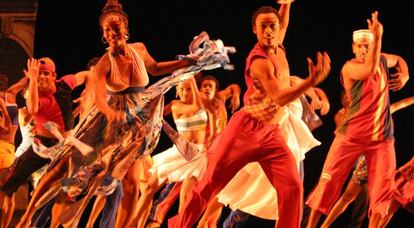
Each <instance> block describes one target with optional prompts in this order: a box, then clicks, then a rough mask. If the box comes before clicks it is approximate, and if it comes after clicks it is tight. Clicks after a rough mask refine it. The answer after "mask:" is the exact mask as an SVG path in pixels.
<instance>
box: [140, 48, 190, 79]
mask: <svg viewBox="0 0 414 228" xmlns="http://www.w3.org/2000/svg"><path fill="white" fill-rule="evenodd" d="M135 46H137V48H138V49H139V50H141V52H142V53H143V56H144V58H143V60H144V63H145V68H146V69H147V71H148V72H149V73H150V74H151V75H155V76H158V75H163V74H167V73H171V72H173V71H175V70H177V69H179V68H182V67H186V66H189V65H190V62H188V61H187V60H173V61H165V62H157V61H155V60H154V58H152V56H151V55H150V54H149V52H148V50H147V48H146V47H145V45H144V44H142V43H139V44H135Z"/></svg>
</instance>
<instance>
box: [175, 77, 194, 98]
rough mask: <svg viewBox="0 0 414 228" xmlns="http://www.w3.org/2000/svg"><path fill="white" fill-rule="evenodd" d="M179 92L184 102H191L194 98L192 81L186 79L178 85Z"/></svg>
mask: <svg viewBox="0 0 414 228" xmlns="http://www.w3.org/2000/svg"><path fill="white" fill-rule="evenodd" d="M176 89H177V94H178V96H179V97H180V100H181V101H182V102H184V103H191V102H192V99H193V93H192V91H191V82H189V81H185V82H182V83H180V84H178V85H177V87H176Z"/></svg>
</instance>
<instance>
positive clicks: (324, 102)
mask: <svg viewBox="0 0 414 228" xmlns="http://www.w3.org/2000/svg"><path fill="white" fill-rule="evenodd" d="M313 89H314V91H315V93H316V95H317V96H318V97H319V100H320V101H321V103H322V107H321V109H320V112H321V115H323V116H324V115H326V114H328V112H329V110H330V109H331V105H330V104H329V99H328V96H327V95H326V93H325V92H324V91H323V90H322V89H321V88H318V87H314V88H313Z"/></svg>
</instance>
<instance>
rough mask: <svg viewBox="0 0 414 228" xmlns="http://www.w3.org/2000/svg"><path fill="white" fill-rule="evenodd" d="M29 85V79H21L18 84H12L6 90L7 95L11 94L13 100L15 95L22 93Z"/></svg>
mask: <svg viewBox="0 0 414 228" xmlns="http://www.w3.org/2000/svg"><path fill="white" fill-rule="evenodd" d="M28 84H29V78H27V77H23V78H21V79H20V80H19V81H18V82H16V83H14V84H13V85H11V86H10V87H9V88H8V89H7V91H6V92H7V93H10V94H12V96H13V97H14V98H15V97H16V95H17V94H18V93H19V92H20V91H22V90H23V89H24V88H25V87H26V86H27V85H28ZM9 102H15V101H9Z"/></svg>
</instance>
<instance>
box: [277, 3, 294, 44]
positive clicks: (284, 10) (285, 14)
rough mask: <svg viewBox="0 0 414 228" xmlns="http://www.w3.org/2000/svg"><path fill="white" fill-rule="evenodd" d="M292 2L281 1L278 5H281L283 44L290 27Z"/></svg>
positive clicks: (281, 41)
mask: <svg viewBox="0 0 414 228" xmlns="http://www.w3.org/2000/svg"><path fill="white" fill-rule="evenodd" d="M292 2H293V1H292V0H279V1H277V3H279V4H281V5H280V8H279V19H280V32H279V42H280V43H281V44H282V43H283V40H284V39H285V35H286V31H287V28H288V25H289V16H290V4H291V3H292Z"/></svg>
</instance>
